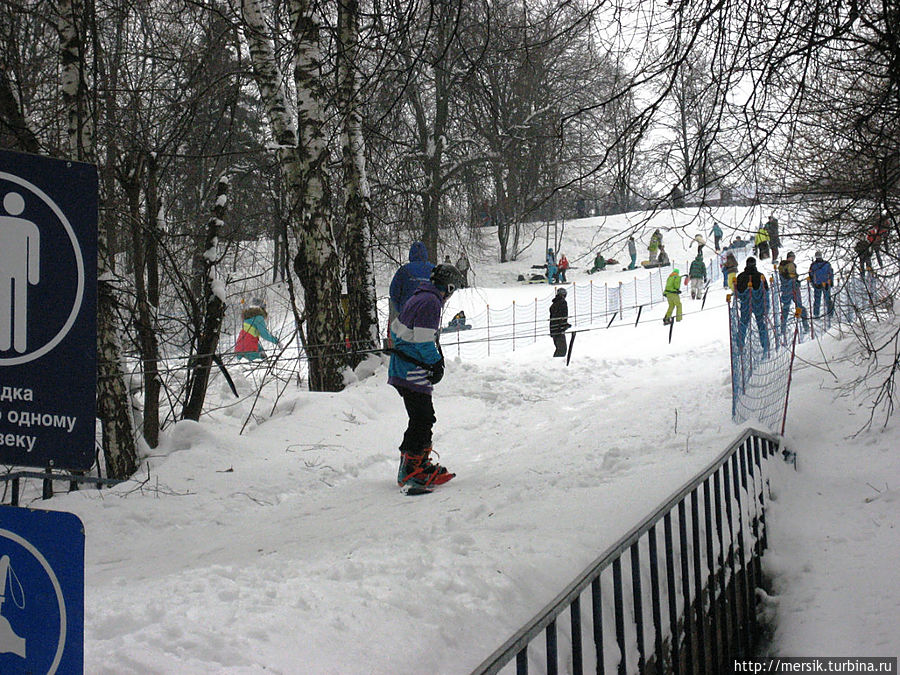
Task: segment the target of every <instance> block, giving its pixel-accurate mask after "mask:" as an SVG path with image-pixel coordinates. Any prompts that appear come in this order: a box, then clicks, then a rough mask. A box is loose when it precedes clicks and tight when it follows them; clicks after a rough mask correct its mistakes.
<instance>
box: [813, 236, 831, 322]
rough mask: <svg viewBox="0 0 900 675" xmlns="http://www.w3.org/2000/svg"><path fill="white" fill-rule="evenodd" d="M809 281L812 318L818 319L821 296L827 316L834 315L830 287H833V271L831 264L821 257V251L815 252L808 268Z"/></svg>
mask: <svg viewBox="0 0 900 675" xmlns="http://www.w3.org/2000/svg"><path fill="white" fill-rule="evenodd" d="M809 281H810V283H811V284H812V287H813V317H814V318H819V307H820V306H821V304H822V296H823V295H824V296H825V312H826V313H827V314H828V316H831V315H832V314H834V304H833V303H832V302H831V287H832V286H833V285H834V271H833V270H832V269H831V263H830V262H828V261H827V260H825V259H824V258H823V257H822V251H816V259H815V261H814V262H813V264H812V265H810V266H809Z"/></svg>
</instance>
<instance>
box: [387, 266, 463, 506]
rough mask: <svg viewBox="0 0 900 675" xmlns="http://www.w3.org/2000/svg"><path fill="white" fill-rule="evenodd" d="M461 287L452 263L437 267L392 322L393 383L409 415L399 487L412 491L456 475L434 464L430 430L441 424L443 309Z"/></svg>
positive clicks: (390, 378)
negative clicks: (438, 388) (437, 402)
mask: <svg viewBox="0 0 900 675" xmlns="http://www.w3.org/2000/svg"><path fill="white" fill-rule="evenodd" d="M461 283H462V275H460V273H459V270H457V269H456V268H455V267H454V266H453V265H446V264H443V263H442V264H440V265H438V266H437V267H435V268H434V269H433V270H432V271H431V276H430V278H429V280H428V281H423V282H422V283H421V284H419V288H418V289H417V290H416V291H415V293H413V295H412V297H411V298H410V299H409V300H408V301H407V303H406V304H405V305H404V306H403V309H402V310H401V311H400V315H399V316H398V317H397V318H396V319H394V322H393V323H392V324H391V339H392V341H393V345H394V346H393V348H392V349H391V350H390V353H391V362H390V364H389V366H388V384H391V385H393V386H394V388H396V389H397V392H398V393H399V394H400V397H401V398H402V399H403V404H404V406H405V407H406V412H407V415H408V416H409V424H408V425H407V427H406V432H405V433H404V434H403V441H402V442H401V443H400V468H399V469H398V471H397V484H398V485H399V486H401V487H403V488H406V489H407V490H409V489H415V490H425V491H427V490H428V489H429V488H431V487H433V486H435V485H442V484H443V483H446V482H447V481H449V480H450V479H451V478H453V477H454V476H455V475H456V474H454V473H450V472H449V471H447V469H446V468H444V467H443V466H441V465H440V464H436V463H434V462H432V460H431V452H432V447H431V430H432V427H433V426H434V423H435V421H436V418H435V416H434V404H433V402H432V399H431V394H432V391H433V389H434V385H435V384H437V383H438V382H440V381H441V378H442V377H443V376H444V357H443V355H442V354H441V350H440V346H439V344H438V342H437V331H438V329H439V328H440V322H441V310H442V308H443V306H444V303H446V302H447V298H449V297H450V296H451V295H453V292H454V291H455V290H456V289H457V288H458V287H459V285H460V284H461Z"/></svg>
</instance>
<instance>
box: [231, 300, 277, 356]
mask: <svg viewBox="0 0 900 675" xmlns="http://www.w3.org/2000/svg"><path fill="white" fill-rule="evenodd" d="M241 316H242V318H243V319H244V324H243V326H241V332H240V333H238V337H237V342H235V343H234V351H235V353H236V354H237V357H238V358H239V359H240V358H244V359H247V360H248V361H255V360H256V359H264V358H266V352H265V350H263V348H262V344H260V341H259V339H260V338H263V339H264V340H268V341H269V342H271V343H272V344H275V345H277V344H278V338H277V337H275V336H274V335H272V334H271V333H270V332H269V330H268V328H266V319H267V318H268V316H269V314H268V312H266V302H265V300H256V299H254V300H251V301H250V304H249V305H247V308H246V309H244V311H243V312H241Z"/></svg>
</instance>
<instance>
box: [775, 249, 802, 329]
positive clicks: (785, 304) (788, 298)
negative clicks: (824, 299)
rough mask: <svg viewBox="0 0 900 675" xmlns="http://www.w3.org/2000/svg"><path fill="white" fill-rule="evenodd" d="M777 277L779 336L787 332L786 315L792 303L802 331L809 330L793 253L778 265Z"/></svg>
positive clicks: (790, 252)
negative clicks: (779, 306)
mask: <svg viewBox="0 0 900 675" xmlns="http://www.w3.org/2000/svg"><path fill="white" fill-rule="evenodd" d="M778 276H779V282H780V288H781V334H782V335H784V334H785V331H786V330H787V315H788V312H789V311H790V309H791V303H792V302H793V303H794V305H795V306H796V308H797V310H798V311H799V312H800V318H801V320H802V321H803V331H804V332H806V331H808V330H809V322H808V321H807V317H806V308H805V307H804V306H803V298H802V297H801V294H800V279H799V277H798V275H797V266H796V265H795V264H794V252H793V251H788V254H787V256H786V257H785V259H784V260H782V261H781V262H780V263H778Z"/></svg>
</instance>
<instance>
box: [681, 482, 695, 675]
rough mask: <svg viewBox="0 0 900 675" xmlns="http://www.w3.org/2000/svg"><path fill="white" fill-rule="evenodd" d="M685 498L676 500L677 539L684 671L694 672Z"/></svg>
mask: <svg viewBox="0 0 900 675" xmlns="http://www.w3.org/2000/svg"><path fill="white" fill-rule="evenodd" d="M686 511H687V499H686V498H685V499H682V500H681V501H680V502H678V540H679V542H680V543H681V595H682V597H683V599H684V663H685V668H684V670H685V672H687V673H693V672H694V646H693V635H694V625H693V624H694V622H693V619H692V617H691V568H690V565H689V564H688V539H687V516H686V514H685V512H686Z"/></svg>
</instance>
